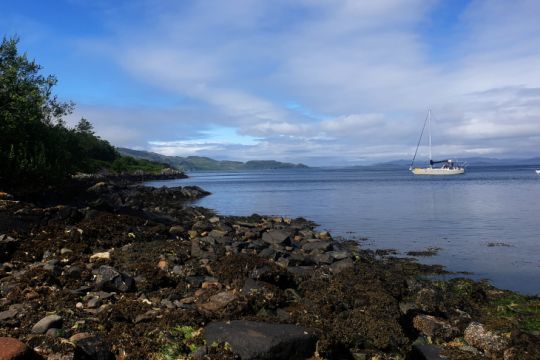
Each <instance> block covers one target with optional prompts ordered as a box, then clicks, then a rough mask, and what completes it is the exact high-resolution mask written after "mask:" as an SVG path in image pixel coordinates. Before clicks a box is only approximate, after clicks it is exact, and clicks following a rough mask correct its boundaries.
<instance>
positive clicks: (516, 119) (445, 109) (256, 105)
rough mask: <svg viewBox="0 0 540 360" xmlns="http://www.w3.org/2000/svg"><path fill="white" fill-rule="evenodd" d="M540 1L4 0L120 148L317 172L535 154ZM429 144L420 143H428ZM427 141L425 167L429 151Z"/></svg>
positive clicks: (9, 24)
mask: <svg viewBox="0 0 540 360" xmlns="http://www.w3.org/2000/svg"><path fill="white" fill-rule="evenodd" d="M538 14H540V1H537V0H378V1H360V0H295V1H290V0H273V1H265V0H227V1H223V0H196V1H195V0H193V1H189V0H116V1H108V0H93V1H85V0H48V1H45V0H34V1H31V0H26V1H22V0H21V1H17V2H15V1H7V0H4V1H2V11H1V12H0V34H2V35H4V36H8V37H11V36H18V37H19V38H20V43H19V48H20V50H21V51H23V52H26V53H27V54H28V56H29V57H30V58H33V59H36V61H37V62H38V63H39V64H41V65H42V66H43V73H44V74H54V75H55V76H56V77H57V78H58V80H59V82H58V85H57V87H56V88H55V91H56V93H57V94H58V95H59V97H60V98H62V99H64V100H72V101H74V102H75V103H76V109H75V111H74V113H73V114H71V115H70V116H69V117H68V118H67V119H66V120H67V121H68V123H69V124H75V123H76V122H77V121H78V120H79V119H80V118H81V117H84V118H86V119H88V120H90V121H91V122H92V123H93V125H94V128H95V131H96V133H97V134H98V135H99V136H101V137H102V138H104V139H107V140H109V141H110V142H111V143H112V144H113V145H115V146H121V147H129V148H133V149H140V150H148V151H153V152H157V153H161V154H164V155H178V156H191V155H198V156H209V157H212V158H215V159H220V160H240V161H247V160H255V159H273V160H279V161H289V162H295V163H296V162H302V163H304V164H307V165H312V166H324V165H362V164H368V163H374V162H381V161H388V160H397V159H411V158H412V156H413V154H414V151H415V148H416V143H417V141H418V137H419V135H420V131H421V129H422V126H423V122H424V119H425V117H426V113H427V110H428V109H432V114H433V118H432V136H433V154H434V157H435V158H437V157H442V158H458V159H459V158H460V157H461V158H465V157H476V156H486V157H496V158H513V157H519V158H525V157H535V156H539V155H540V152H539V149H540V21H538ZM424 144H427V143H425V142H423V145H424ZM426 154H427V148H426V146H422V148H421V149H420V154H419V157H420V158H422V157H424V158H425V156H426Z"/></svg>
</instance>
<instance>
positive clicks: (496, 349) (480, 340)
mask: <svg viewBox="0 0 540 360" xmlns="http://www.w3.org/2000/svg"><path fill="white" fill-rule="evenodd" d="M464 338H465V341H467V343H469V345H472V346H474V347H475V348H478V349H481V350H483V351H484V352H486V353H489V354H499V353H502V352H503V351H504V350H505V349H507V348H508V347H509V342H508V340H507V339H505V338H503V337H502V336H500V335H497V334H495V333H494V332H492V331H489V330H486V329H485V328H484V325H482V324H480V323H478V322H474V321H473V322H472V323H470V324H469V326H467V328H466V329H465V333H464Z"/></svg>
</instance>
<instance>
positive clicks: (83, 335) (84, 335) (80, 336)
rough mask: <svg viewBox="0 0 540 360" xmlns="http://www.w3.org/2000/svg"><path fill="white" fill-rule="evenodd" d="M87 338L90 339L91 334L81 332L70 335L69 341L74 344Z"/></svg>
mask: <svg viewBox="0 0 540 360" xmlns="http://www.w3.org/2000/svg"><path fill="white" fill-rule="evenodd" d="M89 337H92V334H90V333H87V332H82V333H77V334H74V335H72V336H71V337H70V338H69V341H70V342H72V343H74V344H75V343H76V342H77V341H80V340H82V339H86V338H89Z"/></svg>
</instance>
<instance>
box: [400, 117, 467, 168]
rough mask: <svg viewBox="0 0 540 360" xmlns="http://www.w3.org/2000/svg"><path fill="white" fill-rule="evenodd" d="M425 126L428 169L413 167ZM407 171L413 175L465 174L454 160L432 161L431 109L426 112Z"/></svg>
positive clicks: (461, 166) (460, 165)
mask: <svg viewBox="0 0 540 360" xmlns="http://www.w3.org/2000/svg"><path fill="white" fill-rule="evenodd" d="M426 124H427V126H428V134H429V166H428V167H423V168H421V167H413V165H414V160H415V159H416V154H418V148H419V147H420V143H421V141H422V135H424V130H425V129H426ZM436 164H441V166H440V167H433V165H436ZM409 170H410V171H411V172H412V173H413V174H414V175H459V174H464V173H465V167H464V166H463V165H462V164H460V163H457V162H455V161H454V160H450V159H447V160H439V161H434V160H433V159H432V157H431V109H430V110H428V114H427V117H426V120H425V121H424V126H423V127H422V132H421V133H420V139H418V144H417V145H416V151H415V152H414V157H413V159H412V162H411V166H410V167H409Z"/></svg>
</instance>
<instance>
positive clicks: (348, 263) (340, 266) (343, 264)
mask: <svg viewBox="0 0 540 360" xmlns="http://www.w3.org/2000/svg"><path fill="white" fill-rule="evenodd" d="M353 267H354V263H353V261H352V260H351V259H349V258H347V259H343V260H339V261H336V262H335V263H333V264H332V265H330V270H332V272H333V273H334V274H337V273H339V272H342V271H343V270H346V269H352V268H353Z"/></svg>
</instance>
